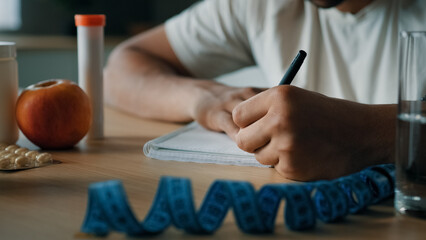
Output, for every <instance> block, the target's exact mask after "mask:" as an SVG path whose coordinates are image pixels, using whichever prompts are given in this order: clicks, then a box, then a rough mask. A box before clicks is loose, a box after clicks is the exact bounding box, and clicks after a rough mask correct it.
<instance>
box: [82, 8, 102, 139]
mask: <svg viewBox="0 0 426 240" xmlns="http://www.w3.org/2000/svg"><path fill="white" fill-rule="evenodd" d="M105 22H106V17H105V15H103V14H94V15H82V14H77V15H75V25H76V26H77V44H78V85H79V86H80V87H81V88H82V89H83V90H84V92H86V94H87V95H88V96H89V100H90V102H91V104H92V111H93V114H92V116H93V120H92V126H91V127H90V130H89V132H88V133H87V136H86V139H87V140H97V139H102V138H103V137H104V113H103V53H104V26H105Z"/></svg>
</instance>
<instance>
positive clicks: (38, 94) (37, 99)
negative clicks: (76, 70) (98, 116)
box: [16, 79, 92, 149]
mask: <svg viewBox="0 0 426 240" xmlns="http://www.w3.org/2000/svg"><path fill="white" fill-rule="evenodd" d="M16 120H17V122H18V126H19V128H20V129H21V131H22V133H23V134H24V135H25V136H26V137H27V138H28V139H29V140H30V141H31V142H33V143H34V144H36V145H37V146H39V147H41V148H43V149H66V148H70V147H72V146H74V145H75V144H77V143H78V142H79V141H80V140H81V139H82V138H83V137H84V136H85V135H86V133H87V132H88V131H89V128H90V125H91V122H92V109H91V106H90V102H89V98H88V97H87V95H86V93H84V91H83V90H82V89H81V88H80V87H79V86H78V85H76V84H75V83H73V82H71V81H69V80H62V79H53V80H47V81H43V82H39V83H37V84H34V85H31V86H29V87H27V88H26V89H25V90H24V91H23V92H22V93H21V95H20V96H19V98H18V101H17V103H16Z"/></svg>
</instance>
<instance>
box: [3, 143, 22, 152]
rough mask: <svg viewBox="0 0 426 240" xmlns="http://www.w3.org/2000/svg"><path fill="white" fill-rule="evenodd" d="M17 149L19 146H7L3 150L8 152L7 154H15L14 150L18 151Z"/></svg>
mask: <svg viewBox="0 0 426 240" xmlns="http://www.w3.org/2000/svg"><path fill="white" fill-rule="evenodd" d="M18 148H19V146H17V145H9V146H7V147H6V148H5V150H6V151H9V152H11V153H13V152H15V150H16V149H18Z"/></svg>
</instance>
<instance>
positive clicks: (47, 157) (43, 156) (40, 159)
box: [36, 153, 53, 165]
mask: <svg viewBox="0 0 426 240" xmlns="http://www.w3.org/2000/svg"><path fill="white" fill-rule="evenodd" d="M36 161H37V163H38V165H44V164H49V163H52V161H53V159H52V155H51V154H50V153H40V154H38V155H37V157H36Z"/></svg>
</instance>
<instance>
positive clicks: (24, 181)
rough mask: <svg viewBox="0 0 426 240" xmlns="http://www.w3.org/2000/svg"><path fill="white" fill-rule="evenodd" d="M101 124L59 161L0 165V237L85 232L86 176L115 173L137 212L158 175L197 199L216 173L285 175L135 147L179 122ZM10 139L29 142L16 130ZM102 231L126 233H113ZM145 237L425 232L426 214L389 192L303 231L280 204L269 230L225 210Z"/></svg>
mask: <svg viewBox="0 0 426 240" xmlns="http://www.w3.org/2000/svg"><path fill="white" fill-rule="evenodd" d="M105 125H106V126H105V127H106V131H105V134H106V138H105V140H102V141H97V142H93V143H90V144H87V143H80V144H79V145H78V146H77V147H76V148H74V149H72V150H67V151H54V152H51V153H52V154H53V156H54V159H55V160H58V161H60V162H61V163H60V164H54V165H50V166H46V167H41V168H36V169H30V170H24V171H16V172H0V239H7V240H10V239H93V238H94V237H93V236H87V235H84V234H81V233H79V230H80V227H81V224H82V222H83V219H84V216H85V212H86V204H87V187H88V185H89V184H90V183H93V182H98V181H105V180H109V179H120V180H122V181H123V183H124V186H125V188H126V192H127V194H128V197H129V201H130V203H131V205H132V208H133V211H134V212H135V213H136V214H137V217H138V218H139V219H140V220H142V219H143V218H144V217H145V215H146V214H147V212H148V210H149V208H150V206H151V201H152V199H153V198H154V194H155V192H156V189H157V184H158V180H159V178H160V177H161V176H163V175H172V176H181V177H187V178H190V179H191V180H192V186H193V191H194V195H195V202H196V204H197V206H199V205H200V203H201V201H202V199H203V197H204V194H205V192H206V190H207V188H208V186H209V185H210V184H211V183H212V182H213V181H214V180H215V179H218V178H221V179H235V180H245V181H250V182H252V183H253V185H254V186H255V187H256V188H257V189H258V188H259V187H260V186H262V185H264V184H267V183H277V182H286V181H287V180H286V179H284V178H282V177H281V176H280V175H278V174H277V173H276V172H275V170H274V169H271V168H256V167H237V166H223V165H214V164H195V163H180V162H172V161H160V160H154V159H149V158H147V157H145V156H144V155H143V152H142V146H143V145H144V143H145V142H147V141H148V140H150V139H153V138H155V137H158V136H160V135H163V134H166V133H169V132H171V131H173V130H175V129H177V128H179V127H180V126H181V125H177V124H169V123H161V122H155V121H148V120H142V119H138V118H135V117H133V116H129V115H126V114H123V113H121V112H118V111H115V110H111V109H108V108H107V109H106V111H105ZM18 143H19V144H20V145H23V146H25V147H29V148H34V146H33V145H31V144H30V143H29V142H28V141H27V140H25V138H23V137H21V138H20V140H19V141H18ZM108 237H109V238H110V239H126V236H124V235H123V234H119V233H112V234H110V235H109V236H108ZM152 238H155V239H200V238H206V239H207V238H212V239H222V240H223V239H260V238H262V239H272V238H280V239H426V221H424V220H419V219H414V218H408V217H401V216H395V213H394V210H393V202H392V199H390V200H388V201H386V202H384V203H381V204H380V205H376V206H372V207H370V208H369V209H368V210H366V211H364V212H363V213H361V214H357V215H350V216H348V217H347V218H346V219H345V220H344V221H341V222H338V223H334V224H324V223H322V222H319V221H318V224H317V227H316V229H314V230H310V231H306V232H293V231H290V230H288V229H287V228H286V227H284V220H283V218H282V209H281V210H280V212H279V215H278V217H277V222H276V230H275V233H274V234H270V235H248V234H244V233H242V232H241V231H239V230H238V228H237V226H236V225H235V221H234V216H233V214H232V213H231V212H229V214H228V215H227V217H226V218H225V221H224V223H223V225H222V227H221V228H220V229H219V230H218V231H217V232H216V233H215V234H213V235H211V236H194V235H188V234H186V233H184V232H181V231H179V230H177V229H175V228H174V227H170V228H169V229H168V230H166V231H165V233H163V234H161V235H159V236H155V237H152Z"/></svg>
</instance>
